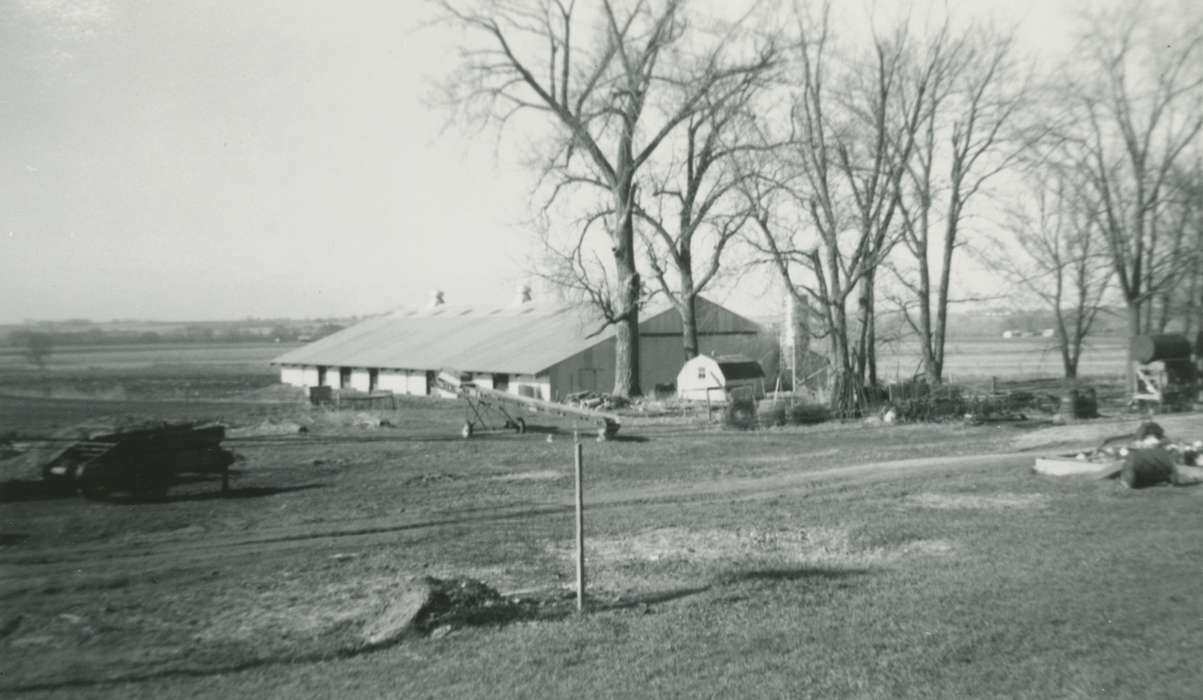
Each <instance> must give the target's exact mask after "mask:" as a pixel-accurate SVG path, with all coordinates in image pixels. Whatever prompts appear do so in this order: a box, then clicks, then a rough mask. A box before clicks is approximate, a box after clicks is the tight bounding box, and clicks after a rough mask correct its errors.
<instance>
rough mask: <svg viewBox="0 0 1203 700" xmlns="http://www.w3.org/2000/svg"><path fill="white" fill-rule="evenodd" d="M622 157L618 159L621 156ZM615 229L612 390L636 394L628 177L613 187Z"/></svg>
mask: <svg viewBox="0 0 1203 700" xmlns="http://www.w3.org/2000/svg"><path fill="white" fill-rule="evenodd" d="M620 160H621V159H620ZM616 190H617V191H616V192H615V200H616V204H617V207H616V210H617V211H618V212H619V213H618V216H617V218H618V230H617V231H616V232H615V236H614V268H615V270H616V272H617V274H618V289H617V290H616V291H615V295H616V296H617V298H616V299H615V300H614V309H615V311H616V312H617V314H616V315H617V322H616V324H615V333H614V342H615V348H614V392H613V393H614V394H615V395H616V396H623V397H631V396H639V395H640V394H642V393H643V392H642V390H641V389H640V387H639V295H640V284H639V271H638V270H637V269H636V267H635V222H634V215H635V206H634V205H635V202H634V197H635V188H634V185H633V183H632V182H631V180H630V177H627V178H626V179H625V180H624V181H623V182H622V183H620V184H619V186H618V187H617V188H616Z"/></svg>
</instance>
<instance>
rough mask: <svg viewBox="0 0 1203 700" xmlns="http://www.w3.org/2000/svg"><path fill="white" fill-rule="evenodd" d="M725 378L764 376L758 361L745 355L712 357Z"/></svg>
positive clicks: (755, 377) (757, 377) (756, 377)
mask: <svg viewBox="0 0 1203 700" xmlns="http://www.w3.org/2000/svg"><path fill="white" fill-rule="evenodd" d="M714 361H715V362H717V363H718V368H719V370H720V371H721V372H722V373H723V376H724V377H726V378H727V379H759V378H761V377H763V376H764V368H763V367H761V366H760V363H759V362H757V361H756V360H753V359H752V358H750V357H748V356H747V355H721V356H719V357H716V358H714Z"/></svg>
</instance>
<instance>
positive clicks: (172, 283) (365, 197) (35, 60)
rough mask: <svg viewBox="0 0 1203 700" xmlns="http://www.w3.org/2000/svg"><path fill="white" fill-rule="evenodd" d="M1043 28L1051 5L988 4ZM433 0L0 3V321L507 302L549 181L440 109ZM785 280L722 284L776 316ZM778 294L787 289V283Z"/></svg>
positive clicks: (448, 41)
mask: <svg viewBox="0 0 1203 700" xmlns="http://www.w3.org/2000/svg"><path fill="white" fill-rule="evenodd" d="M957 7H958V8H959V10H960V11H963V12H969V13H971V14H972V13H982V14H985V13H991V14H993V15H994V16H996V17H998V18H1000V19H1002V20H1004V21H1013V22H1016V23H1018V26H1019V31H1020V37H1021V39H1022V41H1023V43H1024V44H1025V45H1026V46H1027V47H1029V48H1030V49H1032V50H1036V51H1047V50H1049V49H1050V47H1053V48H1055V47H1058V46H1063V45H1064V44H1065V42H1066V38H1065V31H1066V28H1067V26H1068V25H1067V21H1066V17H1067V15H1066V14H1065V13H1064V12H1063V10H1062V5H1061V4H1060V3H1059V2H1054V1H1053V0H1014V1H1013V2H1003V1H1002V0H997V1H996V0H976V1H974V2H962V3H957ZM424 12H425V8H424V5H423V4H422V3H420V2H417V1H416V0H399V1H391V2H390V1H385V0H381V1H378V2H369V1H367V0H352V1H341V2H337V3H334V2H328V1H317V0H218V1H215V2H206V3H197V2H191V1H185V0H170V1H163V0H0V323H16V322H21V321H24V320H32V319H41V320H52V319H66V318H90V319H93V320H109V319H156V320H218V319H239V318H247V317H258V318H276V317H291V318H319V317H330V316H348V315H364V314H371V313H378V312H380V311H384V310H387V309H389V308H394V307H397V306H403V305H412V304H419V303H422V302H423V301H424V300H425V299H426V298H427V297H428V296H429V294H430V292H431V291H432V290H434V289H441V290H443V291H444V292H445V294H446V297H447V301H448V302H450V303H490V302H492V303H497V302H499V301H502V302H504V301H507V300H508V299H509V298H510V297H512V296H513V293H514V289H515V287H516V286H517V285H519V284H520V283H521V282H523V281H524V280H527V279H528V278H529V276H530V275H529V270H528V269H527V262H526V261H527V260H528V259H529V253H530V245H531V241H532V236H531V234H530V232H529V227H528V226H527V224H526V223H525V222H526V221H527V220H528V216H529V204H530V188H531V184H532V179H531V176H530V174H529V173H528V172H527V171H525V170H524V169H523V168H522V166H521V163H520V162H519V161H520V158H517V157H515V156H514V154H513V152H511V151H504V150H498V148H497V147H496V143H495V141H494V140H493V138H492V137H486V136H482V135H480V134H474V133H465V132H464V131H462V130H460V129H458V128H455V127H450V128H449V127H448V114H447V112H446V111H444V110H443V109H441V108H438V107H433V106H431V103H430V98H431V96H432V94H433V92H434V88H433V81H434V80H436V79H437V78H438V77H439V76H440V75H441V74H442V72H443V71H445V70H446V69H447V68H448V67H449V65H450V63H451V62H452V61H453V60H454V48H455V41H456V38H457V37H455V36H454V35H453V34H450V33H448V32H447V31H446V30H444V29H441V28H430V27H424V26H422V22H421V19H422V15H423V14H424ZM770 290H771V286H770V285H769V284H767V283H764V284H760V283H756V284H748V283H744V284H741V285H740V290H738V291H730V290H716V294H715V297H716V298H717V299H718V300H719V301H725V302H727V303H729V304H730V305H731V306H732V307H733V308H735V309H736V310H739V311H743V312H745V313H752V314H755V313H756V312H757V311H758V310H759V311H760V312H761V313H762V314H764V313H772V312H773V311H775V309H768V310H765V309H761V308H759V307H762V306H765V305H768V304H769V302H768V301H766V299H768V296H771V294H772V292H771V291H770ZM773 299H774V303H779V299H777V298H776V297H773Z"/></svg>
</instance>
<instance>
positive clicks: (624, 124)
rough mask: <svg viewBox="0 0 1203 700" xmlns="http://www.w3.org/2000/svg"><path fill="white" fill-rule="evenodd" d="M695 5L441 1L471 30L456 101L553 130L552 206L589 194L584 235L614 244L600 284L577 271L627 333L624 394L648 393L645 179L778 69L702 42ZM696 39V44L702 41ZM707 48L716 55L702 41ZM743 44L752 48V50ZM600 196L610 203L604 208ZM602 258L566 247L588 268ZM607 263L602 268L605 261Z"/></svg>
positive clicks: (620, 340)
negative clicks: (693, 27) (695, 129)
mask: <svg viewBox="0 0 1203 700" xmlns="http://www.w3.org/2000/svg"><path fill="white" fill-rule="evenodd" d="M683 5H684V3H683V0H661V1H659V2H656V1H632V2H628V3H621V2H617V1H615V0H603V1H602V2H601V3H600V4H593V3H589V4H588V5H586V7H587V8H588V9H593V10H595V12H593V13H588V14H586V12H584V11H582V9H581V8H578V6H577V3H576V2H574V1H573V0H526V1H523V0H512V1H497V2H474V3H472V2H463V3H457V2H451V1H450V0H447V1H444V2H439V3H438V7H439V8H440V9H441V13H442V16H443V17H445V18H446V19H448V20H450V21H451V22H452V23H453V24H454V25H455V26H457V27H459V28H461V29H463V30H465V44H464V46H465V48H464V49H463V50H462V51H461V54H460V63H459V70H458V73H457V74H456V75H455V76H454V77H453V78H452V79H451V80H450V81H449V83H448V88H449V93H450V94H449V97H450V100H451V101H452V102H453V103H454V104H457V105H460V106H461V107H463V108H464V109H465V113H466V114H467V115H469V116H474V117H476V118H477V119H479V120H484V121H488V122H492V123H495V124H498V125H500V126H501V127H502V128H504V127H505V126H506V125H507V124H508V123H509V122H510V121H511V120H512V119H514V118H515V117H517V116H519V115H524V116H527V117H533V118H534V120H533V122H532V124H533V125H535V126H538V127H543V132H544V133H546V130H547V127H550V128H551V136H552V138H550V139H543V140H542V141H543V142H549V143H550V144H551V146H550V148H546V149H542V150H541V151H540V156H539V157H540V159H541V161H542V164H541V166H540V168H541V170H542V175H543V182H545V183H547V184H548V187H549V190H550V193H549V194H548V196H547V199H546V203H545V205H546V206H550V204H551V203H553V202H556V201H557V200H558V199H559V198H561V197H567V198H571V197H573V196H574V193H576V192H578V191H580V190H584V191H586V192H588V193H590V194H585V195H576V196H578V197H579V196H583V197H585V198H586V200H587V201H588V202H589V203H588V204H586V205H584V208H585V211H586V214H585V215H584V216H582V217H577V220H578V221H580V222H582V224H581V226H582V228H581V231H582V233H581V235H580V236H576V237H574V240H577V241H580V242H581V244H582V245H584V246H586V247H587V246H588V244H587V237H586V236H585V235H584V233H586V232H587V231H588V230H590V229H591V226H592V225H593V224H594V223H595V222H597V223H601V224H603V225H604V230H605V232H606V234H607V239H608V240H607V245H608V248H609V252H608V256H607V257H608V260H606V261H605V262H604V264H603V266H602V267H603V273H604V274H603V277H602V278H601V279H602V280H603V281H602V282H600V283H599V282H598V280H597V279H596V276H595V273H596V270H593V265H592V264H589V265H581V264H576V266H575V267H571V268H570V269H569V270H568V272H566V273H565V275H563V276H565V277H567V278H572V277H577V273H581V274H586V275H590V276H587V277H581V278H578V279H577V281H578V282H580V283H581V286H582V287H584V288H587V289H588V292H587V295H586V296H587V298H588V299H590V300H592V301H594V302H596V303H595V304H594V306H595V308H596V310H597V311H598V312H600V314H601V315H602V316H603V319H604V322H605V323H608V324H613V325H614V327H615V336H616V357H615V378H614V393H615V394H618V395H622V396H629V395H635V394H639V393H640V386H639V308H640V301H641V296H642V291H643V285H642V282H641V280H640V274H639V268H638V265H637V262H638V260H637V250H636V238H635V217H636V212H637V209H638V185H639V174H640V173H641V172H642V171H643V169H644V168H645V167H646V165H647V163H648V161H649V160H650V159H651V158H652V157H653V155H655V154H656V153H657V151H658V149H660V148H661V147H662V145H663V144H664V143H665V141H666V139H667V138H668V137H669V136H670V134H672V133H673V132H674V131H675V130H676V129H677V128H678V127H681V126H682V125H684V124H686V123H688V121H689V120H690V118H691V117H693V116H694V115H695V114H697V113H698V112H699V110H700V109H701V108H702V106H703V105H704V104H706V103H707V102H708V101H712V102H723V101H725V99H726V98H725V97H724V95H725V94H727V93H729V92H738V91H739V90H740V89H742V88H741V86H742V83H743V77H744V76H745V75H746V74H747V73H749V72H755V71H758V70H760V69H761V67H762V66H763V65H764V64H765V63H766V62H769V61H770V60H771V52H768V51H758V50H751V51H737V50H734V49H733V48H732V47H731V46H729V45H728V44H726V43H724V41H723V37H713V38H712V40H711V41H708V42H703V41H702V37H697V36H695V35H693V34H690V33H689V31H688V27H689V25H688V22H687V17H686V15H685V11H684V8H683ZM693 39H697V40H698V41H697V42H691V40H693ZM701 43H705V44H706V45H705V46H701V45H699V44H701ZM739 48H744V47H743V46H742V45H741V46H739ZM593 193H601V194H602V195H604V197H605V198H606V200H607V203H606V204H605V205H603V206H596V205H595V203H594V202H595V200H596V198H595V197H592V196H591V195H592V194H593ZM591 255H592V253H591V252H588V251H585V250H581V251H572V250H566V249H563V248H560V251H559V257H561V258H565V259H568V260H569V261H572V260H576V261H578V263H579V262H580V261H583V260H585V259H586V258H588V257H590V256H591ZM598 260H599V261H600V258H599V259H598Z"/></svg>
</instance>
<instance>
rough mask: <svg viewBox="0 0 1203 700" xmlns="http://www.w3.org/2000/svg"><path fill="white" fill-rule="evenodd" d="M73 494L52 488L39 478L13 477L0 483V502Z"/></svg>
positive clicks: (62, 496) (46, 499) (69, 495)
mask: <svg viewBox="0 0 1203 700" xmlns="http://www.w3.org/2000/svg"><path fill="white" fill-rule="evenodd" d="M74 495H75V494H73V493H71V492H69V491H64V490H63V489H61V488H54V487H52V486H50V485H48V484H47V483H46V482H45V481H43V480H41V479H36V480H28V479H13V480H11V481H5V482H4V483H0V503H25V502H28V501H51V500H55V499H59V498H71V497H73V496H74Z"/></svg>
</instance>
